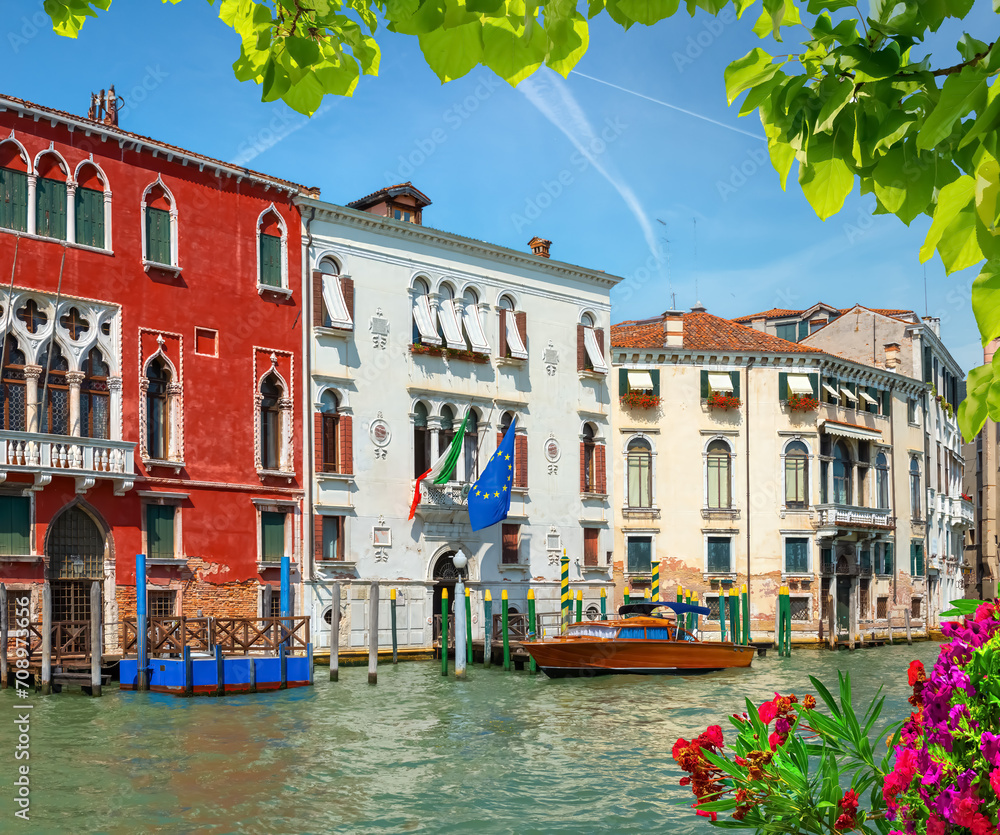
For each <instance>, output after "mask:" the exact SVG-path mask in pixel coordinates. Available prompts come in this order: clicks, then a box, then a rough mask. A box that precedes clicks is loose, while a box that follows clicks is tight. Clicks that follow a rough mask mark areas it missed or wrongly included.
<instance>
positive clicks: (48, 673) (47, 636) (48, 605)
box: [42, 580, 52, 696]
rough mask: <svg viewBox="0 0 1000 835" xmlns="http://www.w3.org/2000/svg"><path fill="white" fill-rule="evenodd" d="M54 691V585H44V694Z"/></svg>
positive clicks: (47, 583)
mask: <svg viewBox="0 0 1000 835" xmlns="http://www.w3.org/2000/svg"><path fill="white" fill-rule="evenodd" d="M51 692H52V586H51V585H50V584H49V581H48V580H46V581H45V583H44V584H43V585H42V695H43V696H47V695H48V694H49V693H51Z"/></svg>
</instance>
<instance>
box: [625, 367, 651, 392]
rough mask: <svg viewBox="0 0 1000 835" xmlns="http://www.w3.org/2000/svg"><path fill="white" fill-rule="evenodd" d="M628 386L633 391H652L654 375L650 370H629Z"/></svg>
mask: <svg viewBox="0 0 1000 835" xmlns="http://www.w3.org/2000/svg"><path fill="white" fill-rule="evenodd" d="M628 387H629V389H630V390H631V391H652V390H653V376H652V375H651V374H650V373H649V372H648V371H629V372H628Z"/></svg>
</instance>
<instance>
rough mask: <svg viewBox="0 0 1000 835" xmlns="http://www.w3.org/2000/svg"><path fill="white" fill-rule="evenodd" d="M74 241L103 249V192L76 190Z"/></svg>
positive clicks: (86, 189)
mask: <svg viewBox="0 0 1000 835" xmlns="http://www.w3.org/2000/svg"><path fill="white" fill-rule="evenodd" d="M76 242H77V243H78V244H84V245H85V246H95V247H99V248H100V249H104V192H103V191H96V190H95V189H92V188H78V189H77V190H76Z"/></svg>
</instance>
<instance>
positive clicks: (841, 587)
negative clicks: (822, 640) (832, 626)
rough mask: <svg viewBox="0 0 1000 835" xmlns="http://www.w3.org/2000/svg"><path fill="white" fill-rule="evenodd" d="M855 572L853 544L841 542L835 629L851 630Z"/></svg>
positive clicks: (839, 630) (838, 559) (838, 556)
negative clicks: (852, 590) (852, 592)
mask: <svg viewBox="0 0 1000 835" xmlns="http://www.w3.org/2000/svg"><path fill="white" fill-rule="evenodd" d="M855 574H857V562H856V560H855V554H854V545H853V544H842V545H841V546H840V547H839V548H838V555H837V631H838V632H850V631H851V606H852V605H853V601H852V600H851V589H852V587H853V581H852V578H853V576H854V575H855Z"/></svg>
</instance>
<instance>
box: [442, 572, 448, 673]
mask: <svg viewBox="0 0 1000 835" xmlns="http://www.w3.org/2000/svg"><path fill="white" fill-rule="evenodd" d="M441 675H443V676H446V675H448V589H441Z"/></svg>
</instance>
